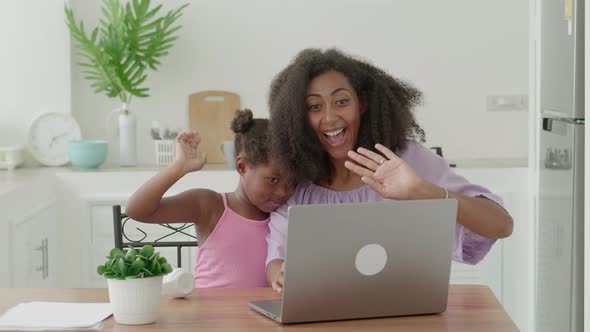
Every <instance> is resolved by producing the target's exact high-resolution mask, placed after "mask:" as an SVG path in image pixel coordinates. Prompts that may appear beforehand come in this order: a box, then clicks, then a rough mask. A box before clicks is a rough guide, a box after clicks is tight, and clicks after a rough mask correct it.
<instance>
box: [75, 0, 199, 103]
mask: <svg viewBox="0 0 590 332" xmlns="http://www.w3.org/2000/svg"><path fill="white" fill-rule="evenodd" d="M186 6H188V4H184V5H182V6H180V7H179V8H177V9H175V10H172V11H169V12H168V13H167V14H165V15H162V16H158V15H157V14H158V12H159V11H160V9H161V7H162V5H158V6H156V7H155V8H151V0H132V1H129V2H128V3H126V4H125V5H122V4H121V2H120V1H119V0H104V1H103V7H102V13H103V15H104V17H103V18H102V19H100V23H99V25H98V26H97V27H95V28H94V29H93V30H92V32H91V33H90V34H87V33H86V31H85V26H84V22H83V21H80V23H77V22H76V19H75V18H74V13H73V12H72V9H71V8H69V7H68V5H67V4H66V6H65V14H66V24H67V26H68V27H69V29H70V32H71V35H72V38H73V39H74V41H75V43H76V45H77V46H78V48H79V51H80V53H79V54H80V55H81V56H82V57H83V59H84V60H83V62H81V63H80V65H81V66H82V67H83V68H84V69H85V70H84V73H85V74H86V76H85V78H86V79H88V80H90V81H91V82H93V83H92V84H91V86H92V87H93V88H94V91H95V93H101V92H104V93H106V95H107V96H109V97H111V98H114V97H118V98H119V99H120V100H121V102H123V104H124V105H125V104H128V103H129V102H130V100H131V97H132V96H136V97H147V96H148V91H149V89H148V88H146V87H142V84H143V83H144V81H145V80H146V78H147V74H146V71H147V70H148V69H152V70H156V69H157V67H158V66H159V65H160V59H161V58H162V57H163V56H165V55H166V54H168V50H169V49H170V48H171V47H172V46H173V42H174V41H175V40H176V39H177V36H175V35H174V33H175V32H176V31H178V29H180V28H181V26H180V25H175V23H176V20H177V19H178V18H179V17H180V16H181V15H182V11H183V9H184V8H186ZM124 111H126V110H124Z"/></svg>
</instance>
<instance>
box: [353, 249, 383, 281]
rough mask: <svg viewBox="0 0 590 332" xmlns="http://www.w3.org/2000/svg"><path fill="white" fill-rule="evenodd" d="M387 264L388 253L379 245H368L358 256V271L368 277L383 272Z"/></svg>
mask: <svg viewBox="0 0 590 332" xmlns="http://www.w3.org/2000/svg"><path fill="white" fill-rule="evenodd" d="M386 263H387V252H386V251H385V248H383V247H382V246H381V245H379V244H377V243H372V244H367V245H366V246H364V247H362V248H361V249H360V250H359V252H358V253H357V254H356V261H355V265H356V269H357V270H358V271H359V272H360V273H361V274H364V275H366V276H372V275H375V274H377V273H379V272H381V270H383V268H384V267H385V264H386Z"/></svg>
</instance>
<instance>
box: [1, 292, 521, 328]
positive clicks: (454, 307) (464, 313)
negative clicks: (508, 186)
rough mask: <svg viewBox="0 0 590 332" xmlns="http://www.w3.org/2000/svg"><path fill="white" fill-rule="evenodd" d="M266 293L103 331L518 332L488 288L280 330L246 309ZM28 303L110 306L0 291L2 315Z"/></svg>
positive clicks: (194, 298) (178, 308)
mask: <svg viewBox="0 0 590 332" xmlns="http://www.w3.org/2000/svg"><path fill="white" fill-rule="evenodd" d="M274 298H278V296H277V295H276V294H275V293H274V292H273V291H272V290H271V289H269V288H257V289H201V290H195V291H194V292H193V294H192V295H191V296H190V297H189V298H187V299H172V298H169V297H162V303H161V311H160V317H159V319H158V321H157V322H156V323H154V324H148V325H136V326H131V325H119V324H117V323H116V322H115V321H114V319H113V317H112V316H111V317H110V318H108V319H107V320H106V321H105V322H104V325H103V327H102V330H101V331H175V332H176V331H179V332H182V331H191V332H193V331H216V332H223V331H300V330H305V331H421V332H424V331H454V332H461V331H469V332H472V331H478V332H485V331H494V332H501V331H518V329H517V328H516V326H515V325H514V323H513V322H512V320H510V318H509V317H508V315H507V314H506V312H505V311H504V309H503V308H502V306H501V305H500V304H499V303H498V301H497V300H496V298H495V297H494V295H493V293H492V292H491V290H490V289H489V288H488V287H485V286H479V285H451V286H450V289H449V302H448V307H447V311H446V312H445V313H443V314H438V315H423V316H409V317H393V318H379V319H361V320H350V321H339V322H323V323H304V324H294V325H281V324H278V323H276V322H274V321H272V320H270V319H268V318H266V317H264V316H262V315H260V314H258V313H256V312H255V311H253V310H252V309H250V308H249V307H248V306H247V305H246V303H248V301H251V300H266V299H274ZM29 301H52V302H108V293H107V290H106V289H23V288H2V289H0V312H4V311H5V310H6V309H8V308H9V307H12V306H14V305H16V304H18V303H23V302H29Z"/></svg>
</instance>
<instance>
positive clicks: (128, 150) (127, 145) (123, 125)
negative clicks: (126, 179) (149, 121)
mask: <svg viewBox="0 0 590 332" xmlns="http://www.w3.org/2000/svg"><path fill="white" fill-rule="evenodd" d="M119 164H120V165H121V166H135V165H137V120H136V118H135V115H134V114H133V113H130V112H128V111H127V112H122V113H121V114H119Z"/></svg>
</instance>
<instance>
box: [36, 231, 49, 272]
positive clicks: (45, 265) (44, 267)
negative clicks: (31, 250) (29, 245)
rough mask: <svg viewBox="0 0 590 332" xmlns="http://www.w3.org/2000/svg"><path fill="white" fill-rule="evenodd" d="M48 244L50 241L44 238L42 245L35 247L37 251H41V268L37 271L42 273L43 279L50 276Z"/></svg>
mask: <svg viewBox="0 0 590 332" xmlns="http://www.w3.org/2000/svg"><path fill="white" fill-rule="evenodd" d="M48 242H49V241H48V239H47V238H44V239H43V240H41V245H40V246H38V247H35V250H36V251H41V266H38V267H36V268H35V271H41V275H42V276H43V279H46V278H47V277H48V276H49V261H48V253H47V247H48Z"/></svg>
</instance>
